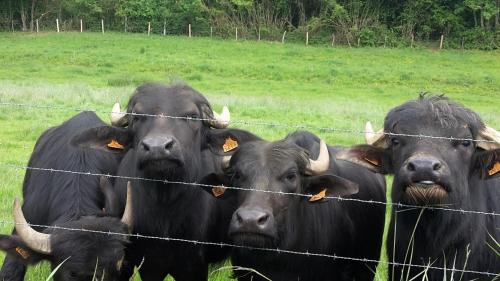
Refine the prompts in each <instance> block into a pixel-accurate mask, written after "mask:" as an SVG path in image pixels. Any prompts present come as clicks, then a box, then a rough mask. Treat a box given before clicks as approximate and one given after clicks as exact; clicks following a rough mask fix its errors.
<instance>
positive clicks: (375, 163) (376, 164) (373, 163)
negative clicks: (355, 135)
mask: <svg viewBox="0 0 500 281" xmlns="http://www.w3.org/2000/svg"><path fill="white" fill-rule="evenodd" d="M363 159H365V160H366V162H368V163H370V164H372V165H373V166H378V165H379V163H378V161H377V160H376V159H369V158H366V157H365V158H363Z"/></svg>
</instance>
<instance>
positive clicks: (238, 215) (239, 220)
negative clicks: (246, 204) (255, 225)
mask: <svg viewBox="0 0 500 281" xmlns="http://www.w3.org/2000/svg"><path fill="white" fill-rule="evenodd" d="M236 221H238V223H242V222H243V218H242V217H241V215H240V214H239V213H236Z"/></svg>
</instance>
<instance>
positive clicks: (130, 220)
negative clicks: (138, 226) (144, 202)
mask: <svg viewBox="0 0 500 281" xmlns="http://www.w3.org/2000/svg"><path fill="white" fill-rule="evenodd" d="M132 204H133V201H132V184H131V183H130V181H129V182H127V203H126V204H125V211H123V215H122V219H121V221H122V223H124V224H126V225H127V226H128V230H129V231H132V228H133V227H134V215H133V213H132Z"/></svg>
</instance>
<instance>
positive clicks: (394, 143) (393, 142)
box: [391, 138, 400, 146]
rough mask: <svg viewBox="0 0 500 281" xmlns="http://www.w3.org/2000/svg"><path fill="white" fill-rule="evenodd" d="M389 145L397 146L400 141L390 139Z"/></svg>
mask: <svg viewBox="0 0 500 281" xmlns="http://www.w3.org/2000/svg"><path fill="white" fill-rule="evenodd" d="M391 144H392V146H398V145H399V144H400V141H399V140H398V139H397V138H391Z"/></svg>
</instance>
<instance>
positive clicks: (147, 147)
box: [141, 142, 149, 151]
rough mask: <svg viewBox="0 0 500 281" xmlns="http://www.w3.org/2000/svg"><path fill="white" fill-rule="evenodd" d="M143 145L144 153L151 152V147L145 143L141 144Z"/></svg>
mask: <svg viewBox="0 0 500 281" xmlns="http://www.w3.org/2000/svg"><path fill="white" fill-rule="evenodd" d="M141 145H142V149H143V150H144V151H149V145H147V144H146V143H144V142H142V143H141Z"/></svg>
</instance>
